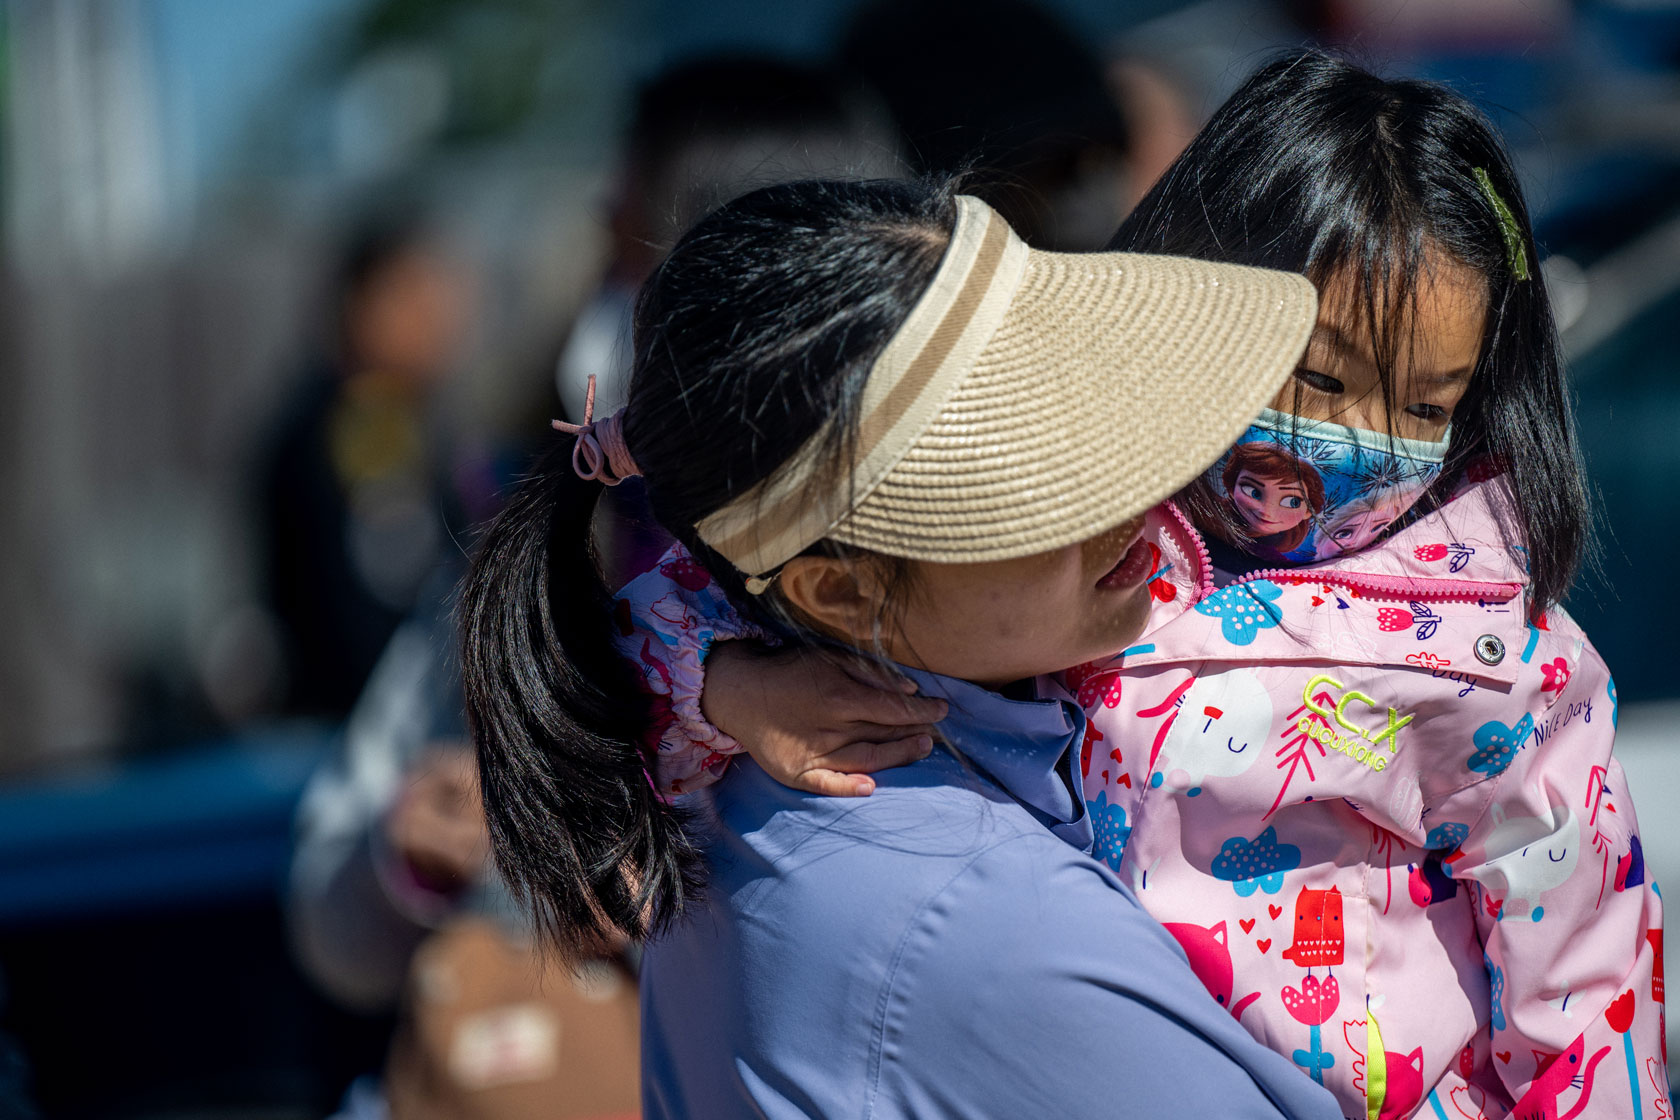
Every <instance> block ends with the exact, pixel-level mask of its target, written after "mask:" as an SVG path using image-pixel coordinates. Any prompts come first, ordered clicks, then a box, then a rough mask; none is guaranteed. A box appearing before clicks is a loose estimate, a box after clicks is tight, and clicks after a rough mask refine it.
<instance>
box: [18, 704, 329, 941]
mask: <svg viewBox="0 0 1680 1120" xmlns="http://www.w3.org/2000/svg"><path fill="white" fill-rule="evenodd" d="M334 739H335V733H334V732H332V731H329V730H310V731H287V732H283V733H266V734H258V735H250V736H245V737H241V738H237V739H232V740H226V741H220V742H211V743H205V744H202V745H200V746H197V747H194V748H191V749H188V750H183V751H181V752H180V753H178V754H171V755H169V756H166V757H161V758H155V759H142V760H137V761H132V762H128V763H124V764H122V765H118V766H113V767H109V768H104V769H101V770H99V771H97V772H93V773H79V774H70V775H64V776H58V777H54V778H52V779H50V780H44V781H39V782H32V783H26V784H22V785H16V786H12V787H10V788H7V789H5V790H4V791H3V792H0V925H5V926H16V925H19V924H24V923H35V922H41V921H50V920H60V919H64V918H69V917H75V916H80V915H92V914H96V913H109V912H111V911H115V910H124V909H149V908H154V907H170V906H185V905H192V904H194V903H199V902H210V901H222V900H228V899H238V898H249V897H253V896H258V895H264V894H268V895H272V894H273V893H274V892H275V891H276V890H277V889H278V888H279V886H280V884H281V882H282V881H283V879H284V876H285V869H286V865H287V862H288V860H289V859H290V856H291V842H292V816H293V813H294V812H295V811H296V808H297V802H298V798H299V796H300V795H301V794H302V792H303V787H304V783H305V782H307V781H308V778H309V775H310V773H311V771H313V770H314V768H315V767H316V766H317V765H318V764H319V763H320V762H321V760H322V759H323V758H324V757H326V755H327V753H328V751H329V750H330V749H331V747H332V745H333V742H334Z"/></svg>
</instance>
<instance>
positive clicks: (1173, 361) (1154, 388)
mask: <svg viewBox="0 0 1680 1120" xmlns="http://www.w3.org/2000/svg"><path fill="white" fill-rule="evenodd" d="M1316 313H1317V297H1316V294H1315V292H1314V290H1313V287H1312V285H1311V284H1310V283H1308V282H1307V280H1306V279H1305V278H1303V277H1301V276H1298V275H1295V274H1293V273H1285V272H1273V271H1270V270H1265V269H1256V268H1246V267H1242V266H1239V265H1228V264H1215V263H1212V262H1207V261H1196V260H1189V259H1186V258H1181V257H1166V256H1156V255H1152V254H1139V253H1048V252H1041V251H1038V250H1035V249H1030V248H1028V247H1027V246H1026V244H1025V243H1023V242H1022V241H1021V240H1020V239H1019V238H1018V237H1016V236H1015V234H1014V232H1013V231H1012V230H1010V228H1009V226H1008V225H1007V224H1006V223H1005V222H1004V221H1003V219H1002V218H1000V217H999V216H998V215H997V214H996V213H995V212H994V211H992V210H991V209H990V208H989V207H987V206H986V205H985V204H984V203H982V202H980V201H979V200H977V199H973V198H970V197H968V196H963V197H960V198H959V199H958V219H957V225H956V229H955V230H954V232H953V234H952V239H951V244H950V246H949V247H948V248H947V250H946V252H945V255H944V258H943V259H942V261H941V263H940V267H939V271H938V273H937V274H936V276H935V277H934V280H933V283H932V284H931V285H930V286H929V288H928V291H927V292H926V293H924V294H923V296H922V298H921V300H920V301H918V303H917V305H916V307H915V308H914V309H913V310H912V312H911V314H910V316H909V318H908V319H907V320H906V321H905V323H904V325H903V326H902V327H901V328H900V329H899V331H898V332H897V333H896V334H895V335H894V336H893V339H892V340H891V342H889V343H888V345H887V347H886V348H885V350H883V352H882V353H881V355H880V357H879V358H877V359H876V361H875V364H874V366H873V367H872V368H871V371H870V375H869V381H868V383H867V384H866V386H865V388H864V391H863V399H862V401H861V405H860V409H859V416H860V419H859V424H858V431H857V438H856V440H855V442H854V450H853V458H852V460H851V464H852V467H851V470H850V472H847V471H845V470H841V471H834V470H832V469H825V468H826V466H827V465H825V464H824V463H822V462H821V461H820V456H821V455H822V454H823V452H822V450H821V448H822V447H823V446H824V444H825V441H824V440H823V439H822V438H821V437H820V436H819V437H818V438H816V439H813V440H812V441H811V442H810V443H808V444H807V445H806V446H805V447H804V448H802V449H801V450H800V451H799V452H798V453H797V454H795V456H794V457H793V458H792V459H790V460H789V461H788V462H787V463H786V464H784V465H783V466H782V467H781V468H780V469H779V470H777V471H776V472H775V473H774V474H772V475H771V476H770V477H769V478H768V479H766V480H765V481H764V482H763V483H761V484H760V485H759V486H756V487H754V488H753V489H752V490H750V491H748V492H747V493H746V494H744V495H742V496H740V497H739V498H737V499H736V500H735V501H733V502H731V503H730V504H729V505H727V506H725V507H724V508H723V509H721V510H719V511H718V512H716V513H714V514H712V515H711V516H709V517H707V518H706V519H705V520H704V521H702V522H701V523H700V525H699V531H700V536H701V538H702V539H704V540H705V541H706V542H707V544H709V545H710V546H711V547H712V548H714V549H716V550H717V551H718V552H719V553H721V554H722V555H723V556H725V557H726V558H727V559H729V561H730V562H731V563H733V564H735V566H736V567H737V568H739V569H740V570H741V571H743V572H745V573H747V574H748V575H757V574H762V573H766V572H769V571H772V570H773V569H775V568H777V567H779V566H780V565H781V564H783V563H785V562H786V561H787V560H789V559H791V558H792V557H794V556H797V555H798V554H799V553H800V552H802V551H804V550H805V549H806V548H807V547H809V546H810V545H812V544H814V543H815V542H817V541H818V540H821V539H823V538H825V537H826V538H831V539H833V540H836V541H839V542H841V543H844V544H849V545H854V546H857V547H860V548H866V549H871V550H873V551H876V552H881V553H884V554H886V555H889V556H901V557H906V558H909V559H913V560H928V561H937V562H945V563H972V562H979V561H987V560H1008V559H1013V558H1016V557H1020V556H1028V555H1032V554H1034V553H1039V552H1047V551H1050V550H1052V549H1057V548H1061V547H1063V546H1065V545H1070V544H1075V543H1077V542H1079V541H1083V540H1086V539H1088V538H1090V537H1093V536H1095V535H1097V534H1098V533H1101V532H1103V531H1104V530H1106V529H1109V528H1111V527H1113V526H1115V525H1117V524H1119V523H1121V522H1123V521H1126V520H1128V519H1130V518H1132V517H1134V516H1136V515H1137V514H1139V513H1142V512H1143V511H1144V510H1146V509H1148V508H1150V507H1151V506H1153V505H1155V504H1157V503H1158V502H1160V501H1162V500H1163V499H1165V498H1167V497H1168V496H1170V495H1171V494H1173V493H1174V492H1175V491H1177V490H1178V489H1179V488H1181V487H1182V486H1184V485H1185V484H1186V483H1187V482H1189V481H1190V480H1191V479H1193V478H1195V477H1196V476H1197V475H1198V474H1200V473H1201V472H1202V471H1203V470H1204V469H1205V468H1206V467H1207V466H1208V464H1209V463H1211V462H1213V461H1214V460H1215V459H1216V458H1218V456H1219V455H1220V454H1221V453H1223V452H1224V451H1225V450H1226V449H1227V448H1228V447H1229V446H1230V444H1231V442H1232V441H1233V440H1234V439H1236V437H1237V436H1238V435H1240V434H1241V433H1242V431H1243V430H1244V429H1245V428H1246V427H1247V426H1248V425H1249V423H1250V422H1251V421H1252V420H1253V418H1254V417H1255V415H1256V414H1257V413H1258V412H1259V411H1260V409H1261V408H1262V407H1263V406H1265V405H1266V404H1267V403H1268V402H1269V401H1270V400H1271V399H1272V398H1273V397H1274V396H1275V395H1276V392H1277V390H1278V388H1279V386H1280V385H1281V384H1282V383H1283V381H1284V380H1285V378H1287V377H1288V375H1289V373H1290V371H1291V370H1292V369H1293V368H1294V366H1295V364H1296V362H1297V361H1298V360H1299V359H1300V356H1301V352H1302V351H1303V350H1304V349H1305V348H1306V344H1307V339H1308V336H1309V335H1310V334H1311V332H1312V328H1313V323H1314V320H1315V318H1316Z"/></svg>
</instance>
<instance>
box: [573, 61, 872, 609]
mask: <svg viewBox="0 0 1680 1120" xmlns="http://www.w3.org/2000/svg"><path fill="white" fill-rule="evenodd" d="M900 170H901V167H900V164H899V161H898V150H897V143H896V140H895V138H894V135H893V131H892V126H891V123H890V122H889V121H888V120H887V118H886V116H885V114H884V112H883V111H881V110H880V108H879V107H878V105H877V103H876V102H875V101H874V100H873V98H872V97H871V95H870V94H869V92H868V91H865V90H859V89H856V88H852V87H851V85H850V84H849V83H847V82H846V81H845V80H843V79H842V78H841V77H840V76H839V75H837V74H836V73H835V72H833V71H831V70H829V69H826V68H824V67H820V66H813V65H809V64H804V63H798V62H793V61H789V60H785V59H780V58H775V57H771V56H767V55H750V54H729V55H715V56H704V57H700V58H696V59H692V60H689V61H685V62H679V63H677V64H676V65H673V66H671V67H669V68H668V69H666V70H664V71H663V72H661V73H659V74H657V75H655V76H654V77H653V78H652V79H650V80H649V81H648V82H646V83H645V84H644V85H643V86H642V87H641V89H640V90H639V91H638V92H637V94H636V98H635V106H634V109H633V111H632V114H631V119H630V124H629V128H628V129H627V131H626V134H625V139H624V146H623V151H622V154H621V156H620V157H619V167H618V171H617V174H616V176H615V180H614V186H613V189H612V194H611V197H610V198H609V199H608V201H607V207H606V209H607V213H606V219H607V228H608V232H609V235H610V250H609V256H608V260H607V265H606V268H605V270H604V272H603V275H602V277H601V281H600V284H599V286H598V287H597V288H596V290H595V294H594V295H593V296H592V297H590V299H589V301H588V302H587V304H586V305H585V307H584V310H583V312H582V313H581V314H580V315H579V316H578V318H577V320H576V321H575V323H574V324H573V326H572V329H571V332H570V334H569V336H568V338H567V340H566V344H565V347H564V348H563V350H562V351H561V354H560V360H559V363H558V366H557V367H556V387H557V389H558V391H559V394H560V403H561V406H562V409H563V412H564V415H565V418H566V419H568V420H571V421H573V422H575V423H582V422H583V421H584V419H585V416H584V413H585V409H586V398H587V396H588V392H589V389H588V386H589V383H590V378H591V377H593V378H594V379H595V404H594V411H595V414H596V415H607V414H610V413H612V412H614V411H616V410H618V409H619V408H621V407H623V405H624V399H625V393H626V391H627V390H628V387H629V379H630V313H631V309H632V306H633V304H634V302H635V294H636V290H637V289H638V288H639V287H640V286H641V283H642V281H643V280H645V279H646V278H647V276H648V274H649V273H651V272H652V271H653V269H654V266H656V265H657V264H658V263H659V262H660V261H661V260H662V259H663V258H664V256H665V253H666V251H667V250H668V249H669V248H670V247H671V245H672V244H674V243H675V242H676V239H677V237H678V235H679V234H681V233H682V232H683V230H685V229H687V228H688V227H689V226H690V225H692V224H693V223H694V221H695V220H696V219H698V218H699V217H700V216H701V215H703V214H705V213H706V212H707V211H709V210H711V209H712V208H713V207H716V206H718V205H720V204H722V203H724V202H727V201H729V200H730V199H732V198H734V197H736V196H737V195H741V194H744V193H746V192H747V191H749V190H752V189H754V188H756V187H761V186H767V185H769V184H771V183H777V182H782V181H786V180H790V179H806V178H824V177H826V178H834V177H846V178H865V179H867V178H880V177H886V176H891V175H894V174H896V173H898V172H899V171H900ZM601 516H602V526H601V528H602V532H601V533H600V540H601V541H602V543H603V549H604V552H605V563H606V565H607V567H608V569H609V571H610V572H611V573H612V576H611V578H613V579H614V581H615V585H616V584H617V583H624V582H626V581H628V580H629V579H630V578H631V577H632V576H635V575H637V574H639V573H640V572H642V571H645V570H646V569H647V568H648V567H650V566H651V565H652V564H653V562H654V561H655V560H656V559H657V558H658V556H659V554H660V553H661V552H663V551H664V550H665V548H666V547H667V546H668V544H669V542H668V541H667V540H666V539H665V537H664V534H663V533H661V532H660V531H659V530H658V529H657V528H656V527H655V526H654V525H653V522H652V518H650V517H648V516H647V514H646V501H645V498H644V497H643V493H642V489H641V486H640V484H639V482H637V481H635V480H632V481H631V482H629V483H627V484H626V485H624V486H620V487H617V488H615V490H614V491H613V492H612V494H611V495H610V498H609V500H608V501H606V502H604V503H602V515H601Z"/></svg>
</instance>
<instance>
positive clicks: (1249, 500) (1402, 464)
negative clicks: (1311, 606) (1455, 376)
mask: <svg viewBox="0 0 1680 1120" xmlns="http://www.w3.org/2000/svg"><path fill="white" fill-rule="evenodd" d="M1450 437H1451V431H1450V429H1449V431H1448V433H1447V435H1446V436H1444V437H1443V438H1442V439H1441V441H1440V442H1439V443H1427V442H1425V441H1423V440H1415V439H1400V438H1398V437H1394V438H1390V437H1389V436H1388V435H1386V434H1385V433H1382V432H1367V431H1363V430H1361V429H1358V428H1348V427H1344V426H1342V425H1341V424H1330V423H1326V422H1324V421H1319V420H1303V419H1300V418H1298V417H1295V416H1291V415H1289V414H1288V413H1286V412H1277V411H1274V410H1272V409H1269V408H1268V409H1266V410H1265V411H1264V412H1262V413H1261V414H1260V418H1259V419H1258V420H1256V421H1255V422H1254V423H1253V424H1252V425H1250V427H1249V429H1248V431H1246V432H1244V433H1243V434H1242V436H1241V437H1240V438H1239V439H1238V440H1237V442H1236V444H1235V445H1233V446H1232V448H1231V450H1229V451H1227V452H1226V453H1225V454H1224V455H1223V456H1221V457H1220V459H1219V461H1218V462H1216V463H1215V464H1214V465H1213V466H1211V467H1209V468H1208V470H1207V473H1206V475H1204V476H1203V477H1204V478H1205V479H1206V480H1207V483H1208V486H1209V487H1210V488H1211V489H1212V491H1213V493H1214V494H1215V496H1216V497H1217V498H1218V499H1219V500H1220V501H1221V502H1224V503H1228V504H1229V506H1230V508H1231V510H1232V512H1234V513H1235V514H1236V520H1237V522H1238V523H1239V524H1241V525H1244V526H1247V528H1248V531H1249V533H1250V535H1251V536H1252V537H1253V538H1254V543H1255V544H1256V545H1257V546H1259V549H1260V551H1261V553H1262V555H1265V556H1267V557H1270V558H1273V559H1276V560H1278V561H1279V562H1281V563H1286V564H1308V563H1311V562H1313V561H1315V560H1328V559H1331V558H1333V557H1336V556H1340V555H1342V554H1343V553H1344V552H1356V551H1358V550H1359V549H1361V548H1364V547H1365V546H1366V545H1368V544H1370V543H1371V542H1372V541H1374V540H1376V539H1377V537H1378V536H1380V535H1381V534H1382V532H1383V530H1385V529H1387V528H1388V527H1389V525H1390V524H1392V523H1393V522H1394V521H1395V520H1396V519H1398V518H1399V517H1400V516H1401V515H1402V514H1404V513H1405V512H1406V511H1407V510H1409V509H1411V508H1412V506H1413V504H1415V503H1416V502H1417V500H1418V498H1420V497H1422V495H1423V492H1424V491H1425V490H1427V489H1428V488H1429V485H1430V484H1431V483H1432V482H1434V481H1435V479H1436V478H1437V477H1439V476H1440V473H1441V464H1442V462H1443V460H1444V459H1445V458H1446V454H1447V441H1448V439H1449V438H1450Z"/></svg>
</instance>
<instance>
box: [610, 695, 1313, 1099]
mask: <svg viewBox="0 0 1680 1120" xmlns="http://www.w3.org/2000/svg"><path fill="white" fill-rule="evenodd" d="M909 673H910V675H911V676H912V677H914V678H915V679H916V680H917V682H918V683H919V684H920V685H921V686H922V691H923V692H924V693H925V694H929V695H937V696H944V697H946V698H947V699H949V700H950V701H951V713H950V715H949V716H948V717H947V719H946V720H945V721H944V722H943V723H942V724H941V725H940V730H941V732H943V734H944V735H945V737H946V738H947V739H948V740H949V741H950V743H951V744H952V745H953V746H954V747H955V748H956V751H955V753H953V752H947V751H935V752H934V754H933V755H932V756H931V757H929V758H927V759H925V760H923V761H922V762H919V763H916V764H914V765H911V766H906V767H902V768H900V769H896V770H889V771H885V772H883V773H880V774H877V775H875V777H876V781H877V788H876V791H875V793H874V794H873V796H870V797H867V798H862V799H842V798H824V797H816V796H812V795H809V794H804V793H799V792H796V791H794V790H790V789H787V788H786V787H784V786H781V785H779V784H778V783H776V782H775V781H773V780H772V779H771V778H770V777H768V776H767V775H766V774H765V773H764V772H763V771H762V770H760V769H759V768H758V767H757V766H755V765H753V764H752V763H751V762H750V761H747V760H746V759H745V758H742V759H740V760H738V761H737V763H736V765H735V766H734V767H732V768H731V772H730V774H729V775H728V776H727V777H726V778H725V780H723V781H722V782H721V783H719V784H718V785H717V786H715V787H713V788H712V789H711V790H709V791H707V794H705V795H701V796H702V797H703V798H704V799H705V800H704V801H703V802H702V803H701V805H700V806H699V808H700V812H701V821H700V822H699V827H700V829H701V831H702V833H703V834H704V835H705V836H706V838H707V840H708V843H709V854H708V861H709V868H710V875H711V878H710V883H709V886H708V888H707V890H706V892H705V893H704V895H703V896H702V897H700V898H698V899H696V900H695V901H694V902H692V903H691V904H690V906H689V909H688V910H687V912H686V913H685V915H684V917H683V918H682V920H681V921H680V922H679V923H678V924H677V925H676V926H675V927H674V928H672V929H671V930H670V931H668V932H667V933H666V934H664V935H663V936H661V937H660V938H658V939H657V940H655V941H653V942H651V943H650V944H649V945H648V947H647V951H646V955H645V957H644V961H643V973H642V1082H643V1114H644V1116H645V1117H647V1118H649V1120H658V1118H663V1117H672V1118H677V1117H682V1118H701V1117H703V1118H707V1120H710V1118H713V1117H733V1116H752V1117H766V1118H771V1120H780V1118H783V1117H808V1116H821V1117H873V1118H897V1117H910V1116H918V1117H921V1116H927V1117H933V1116H938V1117H946V1116H974V1117H1028V1116H1067V1117H1110V1116H1113V1117H1119V1116H1134V1117H1172V1116H1217V1117H1222V1118H1225V1117H1231V1118H1237V1117H1303V1118H1307V1117H1310V1118H1315V1120H1316V1118H1324V1120H1331V1118H1334V1117H1338V1116H1340V1111H1339V1110H1338V1109H1337V1107H1336V1104H1335V1101H1334V1099H1333V1098H1332V1097H1331V1096H1330V1095H1329V1094H1328V1093H1327V1092H1326V1091H1325V1090H1324V1089H1322V1088H1320V1087H1319V1086H1318V1085H1315V1084H1314V1083H1313V1082H1312V1081H1311V1080H1310V1079H1308V1078H1307V1077H1306V1076H1305V1075H1304V1074H1302V1073H1301V1071H1299V1070H1298V1069H1296V1068H1295V1067H1294V1066H1292V1065H1291V1064H1290V1063H1289V1062H1288V1061H1287V1060H1285V1059H1284V1058H1283V1057H1281V1056H1279V1055H1278V1054H1275V1053H1273V1052H1272V1051H1270V1050H1268V1049H1266V1048H1265V1047H1263V1046H1261V1045H1260V1044H1259V1043H1258V1042H1256V1041H1255V1040H1254V1039H1253V1038H1251V1037H1250V1036H1249V1034H1248V1033H1247V1032H1246V1031H1245V1030H1243V1029H1242V1027H1241V1026H1239V1025H1238V1024H1237V1022H1236V1021H1235V1020H1233V1019H1232V1018H1231V1016H1230V1014H1229V1013H1228V1012H1227V1011H1226V1010H1225V1009H1224V1008H1222V1007H1220V1006H1219V1005H1218V1004H1216V1003H1215V1002H1214V1001H1213V1000H1212V998H1210V997H1209V995H1208V994H1207V991H1206V989H1205V988H1204V987H1203V986H1202V984H1201V982H1200V981H1198V980H1197V979H1196V977H1195V975H1194V974H1193V973H1192V972H1191V971H1190V967H1189V964H1188V963H1187V962H1186V960H1185V957H1184V954H1183V952H1182V951H1181V950H1180V949H1179V947H1178V944H1177V943H1176V942H1175V941H1174V940H1173V939H1172V937H1171V935H1169V934H1168V933H1167V932H1166V930H1164V929H1163V928H1162V927H1161V925H1160V924H1159V923H1158V922H1156V921H1155V920H1154V919H1153V918H1151V917H1149V915H1148V914H1146V913H1145V912H1144V911H1143V910H1142V909H1141V908H1140V907H1139V905H1138V903H1137V900H1136V898H1134V897H1133V895H1132V893H1131V891H1130V890H1129V889H1128V888H1127V887H1125V886H1124V885H1123V884H1122V883H1121V882H1120V881H1119V880H1117V879H1116V878H1115V877H1114V875H1113V874H1112V873H1111V872H1110V871H1109V869H1108V868H1107V867H1105V866H1103V865H1102V864H1100V863H1098V862H1097V861H1096V860H1094V859H1092V858H1091V857H1090V856H1089V854H1088V852H1089V850H1090V846H1091V841H1092V829H1091V823H1090V817H1089V815H1088V813H1087V810H1086V806H1085V805H1084V804H1083V803H1082V801H1081V800H1080V798H1079V797H1077V796H1075V795H1074V793H1072V792H1071V791H1072V790H1076V789H1078V788H1080V783H1079V775H1078V773H1077V767H1078V759H1077V751H1076V750H1075V748H1076V747H1077V746H1078V745H1079V743H1080V741H1081V739H1082V736H1083V734H1084V728H1085V718H1084V714H1083V713H1082V712H1081V711H1080V710H1079V708H1078V707H1077V706H1076V705H1074V704H1073V703H1071V702H1069V701H1067V700H1065V699H1050V700H1011V699H1007V698H1005V697H1004V696H1001V695H999V694H997V693H993V692H989V691H987V690H985V689H981V688H978V687H976V686H974V685H971V684H967V683H965V682H962V681H956V680H952V679H950V678H946V677H937V676H933V675H931V674H926V673H919V672H915V671H909Z"/></svg>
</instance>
